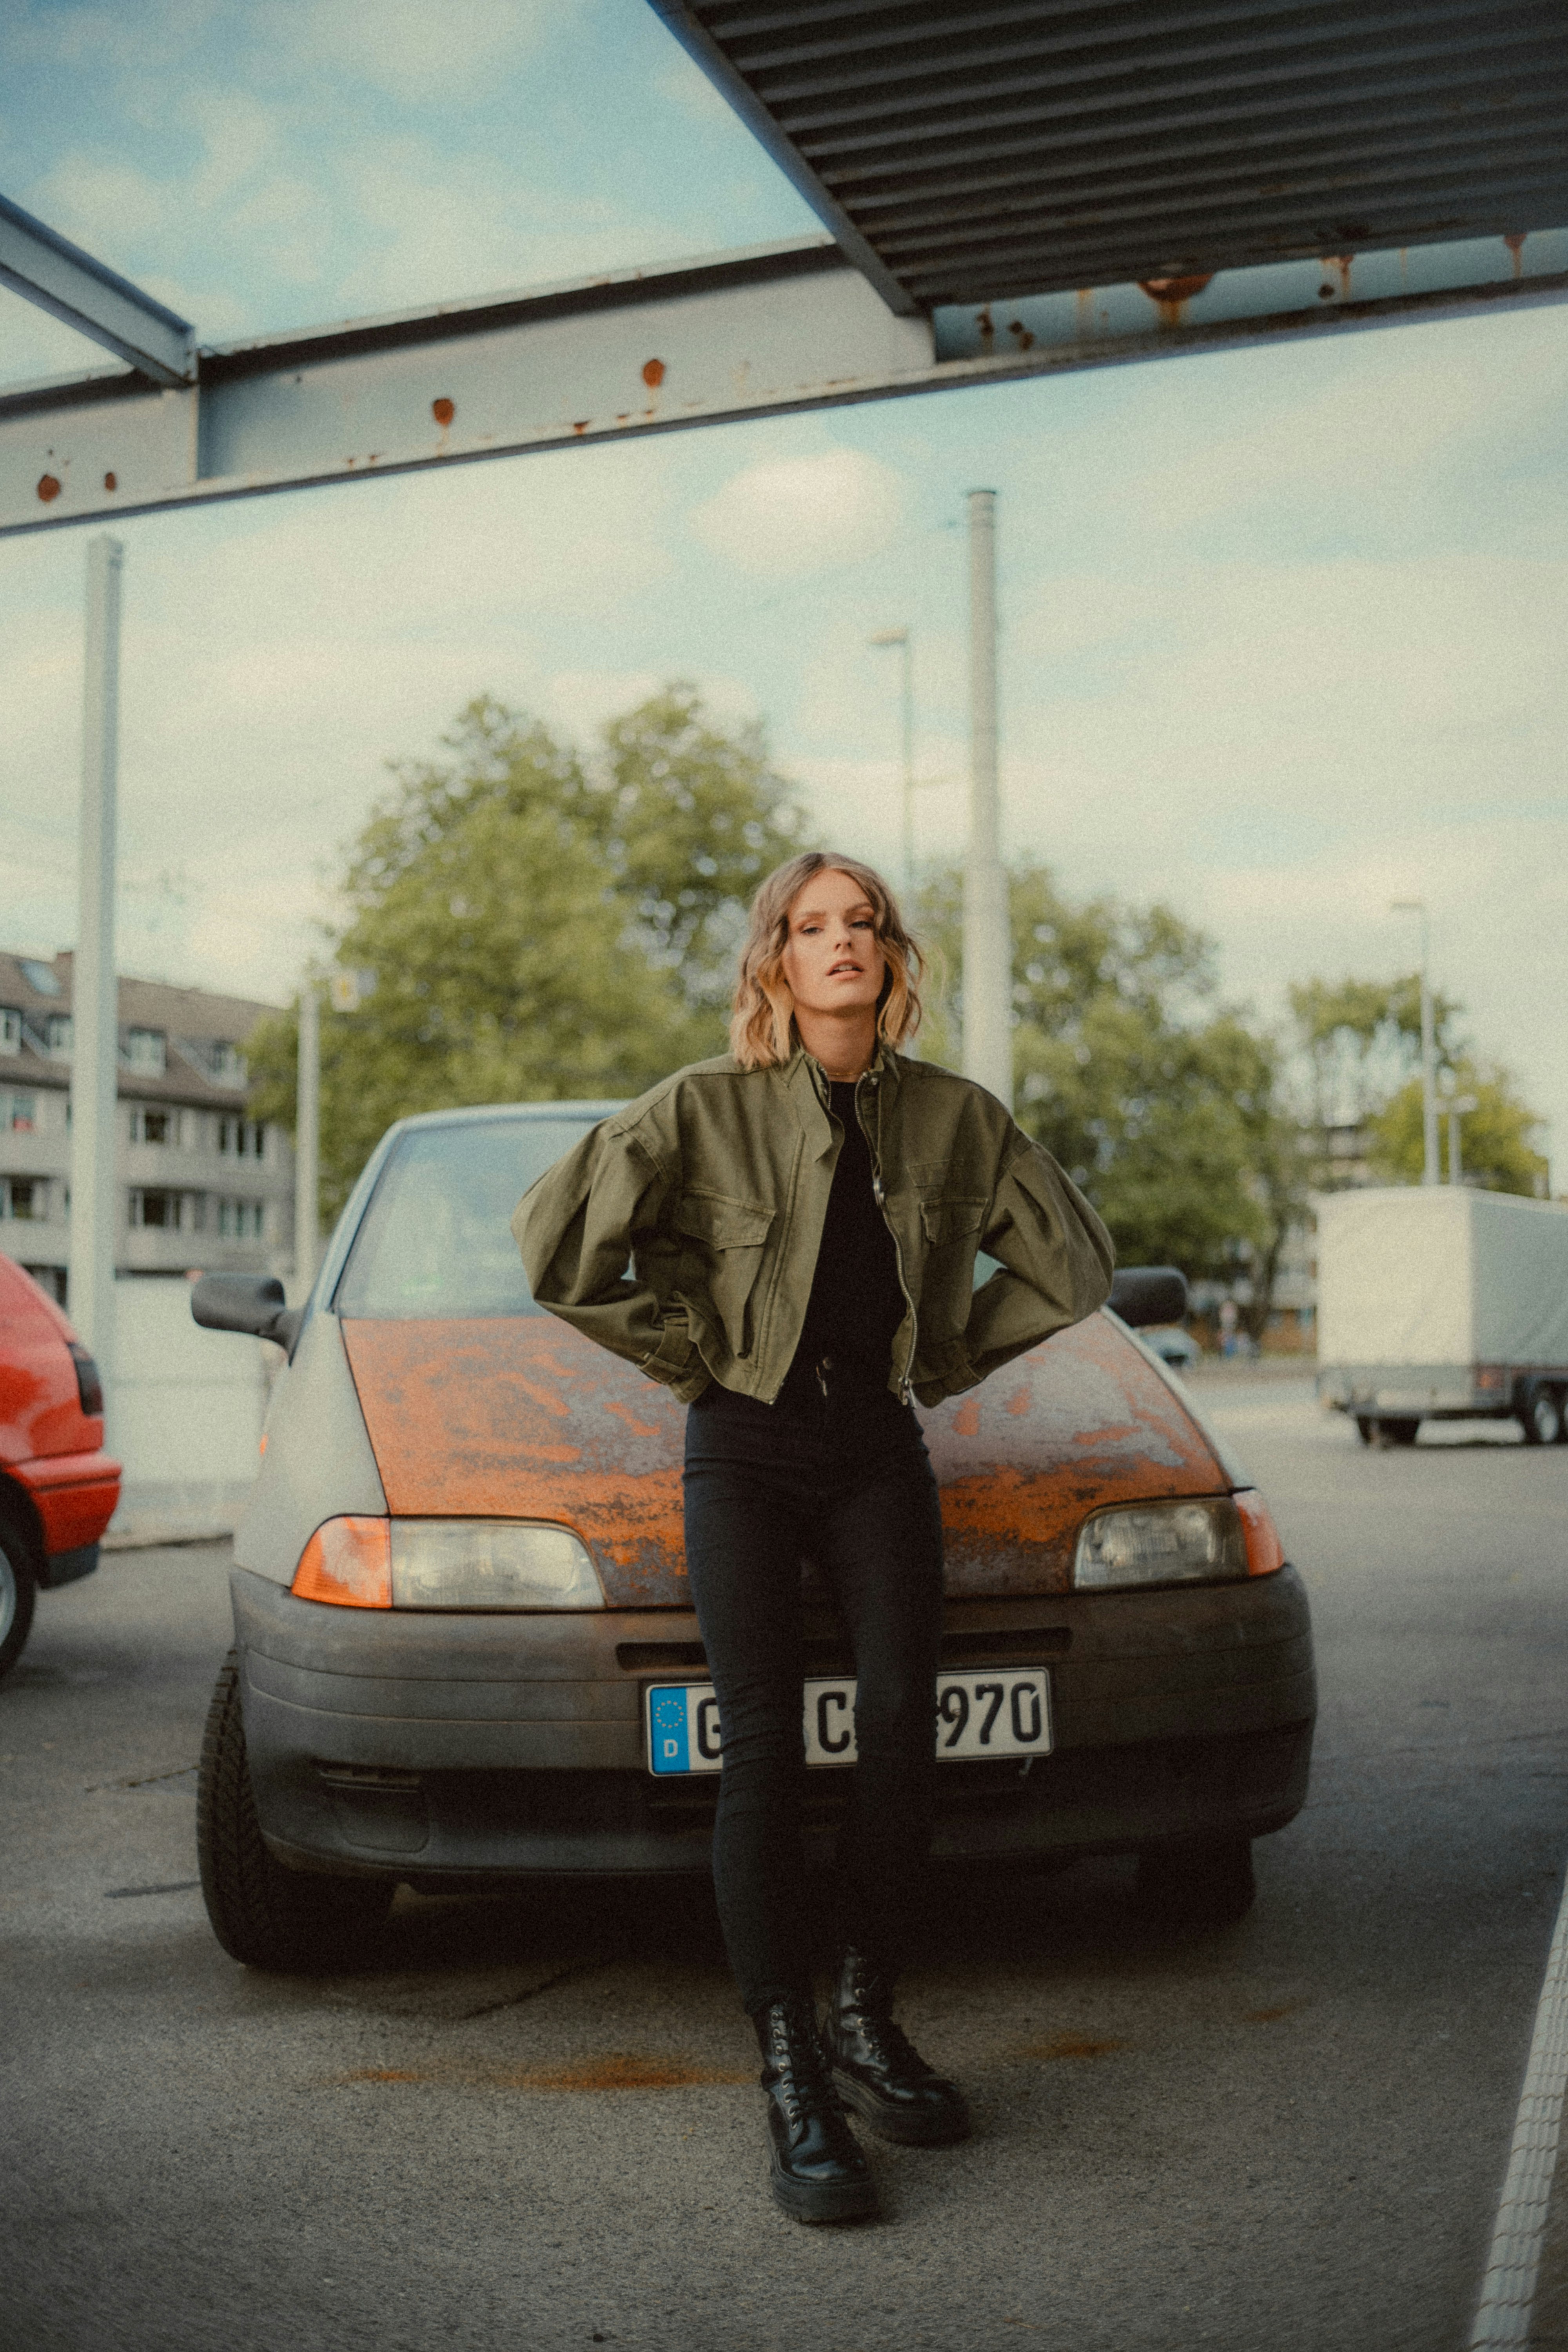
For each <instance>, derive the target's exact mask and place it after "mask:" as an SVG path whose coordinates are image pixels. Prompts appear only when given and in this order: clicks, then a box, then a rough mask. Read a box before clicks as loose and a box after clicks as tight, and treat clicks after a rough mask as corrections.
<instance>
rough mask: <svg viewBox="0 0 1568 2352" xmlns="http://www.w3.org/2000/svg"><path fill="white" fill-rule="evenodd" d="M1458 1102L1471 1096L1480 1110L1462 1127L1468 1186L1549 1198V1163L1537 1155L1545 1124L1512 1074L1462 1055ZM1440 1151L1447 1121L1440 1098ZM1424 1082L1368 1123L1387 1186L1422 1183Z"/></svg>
mask: <svg viewBox="0 0 1568 2352" xmlns="http://www.w3.org/2000/svg"><path fill="white" fill-rule="evenodd" d="M1453 1077H1454V1081H1455V1083H1454V1087H1453V1092H1454V1094H1455V1095H1457V1096H1459V1097H1463V1096H1466V1095H1472V1096H1474V1097H1475V1103H1476V1108H1475V1109H1474V1110H1472V1111H1467V1112H1466V1113H1465V1115H1464V1118H1463V1119H1462V1121H1461V1123H1460V1138H1459V1170H1460V1174H1461V1175H1462V1177H1463V1178H1464V1180H1465V1181H1466V1182H1467V1183H1470V1184H1478V1185H1481V1186H1483V1187H1485V1189H1486V1190H1488V1191H1489V1192H1522V1193H1524V1194H1525V1195H1526V1196H1527V1197H1531V1196H1533V1195H1535V1194H1537V1193H1542V1194H1543V1193H1544V1192H1545V1189H1546V1181H1547V1162H1546V1160H1545V1158H1544V1156H1543V1155H1542V1152H1540V1151H1539V1150H1537V1149H1536V1139H1537V1137H1538V1136H1539V1134H1540V1132H1541V1119H1540V1118H1539V1116H1538V1115H1537V1114H1536V1113H1535V1112H1534V1111H1532V1110H1531V1108H1530V1107H1529V1105H1528V1104H1527V1103H1525V1102H1524V1101H1523V1100H1522V1099H1521V1097H1520V1095H1519V1092H1518V1089H1517V1087H1516V1085H1515V1082H1514V1079H1513V1076H1512V1075H1511V1073H1510V1072H1509V1071H1508V1070H1505V1069H1502V1068H1500V1067H1498V1066H1495V1065H1494V1066H1490V1067H1486V1068H1483V1067H1481V1066H1479V1065H1478V1064H1476V1063H1474V1062H1471V1061H1468V1060H1467V1059H1465V1058H1464V1057H1463V1056H1460V1057H1459V1058H1458V1060H1457V1061H1456V1062H1455V1064H1454V1065H1453ZM1437 1105H1438V1118H1439V1137H1440V1144H1441V1150H1442V1151H1443V1153H1444V1154H1445V1155H1446V1154H1447V1148H1448V1145H1447V1135H1448V1120H1447V1112H1446V1110H1445V1108H1444V1097H1443V1096H1442V1095H1441V1094H1439V1096H1438V1097H1437ZM1421 1112H1422V1097H1421V1081H1420V1079H1419V1078H1418V1077H1416V1078H1412V1079H1411V1080H1410V1082H1409V1083H1408V1085H1406V1086H1404V1087H1400V1089H1399V1091H1398V1093H1397V1094H1395V1095H1394V1097H1392V1099H1391V1100H1390V1101H1389V1102H1387V1103H1385V1104H1384V1108H1382V1110H1381V1111H1379V1112H1378V1113H1377V1114H1376V1115H1375V1116H1374V1117H1373V1118H1372V1119H1371V1120H1370V1121H1369V1123H1368V1128H1369V1140H1370V1143H1371V1147H1372V1148H1371V1151H1370V1154H1369V1159H1370V1164H1371V1170H1372V1173H1373V1176H1374V1177H1375V1178H1376V1179H1377V1181H1380V1182H1382V1183H1384V1184H1419V1183H1420V1181H1421V1178H1422V1172H1423V1171H1424V1169H1425V1167H1426V1150H1425V1143H1424V1138H1423V1130H1422V1120H1421Z"/></svg>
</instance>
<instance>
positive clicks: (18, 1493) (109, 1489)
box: [0, 1256, 120, 1675]
mask: <svg viewBox="0 0 1568 2352" xmlns="http://www.w3.org/2000/svg"><path fill="white" fill-rule="evenodd" d="M119 1500H120V1465H119V1463H118V1462H111V1461H110V1457H109V1455H108V1454H106V1453H105V1452H104V1450H103V1384H102V1382H101V1381H100V1379H99V1377H98V1366H97V1365H96V1364H95V1363H94V1362H93V1360H92V1358H91V1357H90V1356H89V1354H88V1352H87V1349H85V1348H84V1347H82V1346H81V1344H80V1342H79V1340H78V1339H77V1336H76V1333H75V1332H74V1331H73V1330H72V1329H71V1327H70V1325H69V1324H68V1322H67V1320H66V1318H65V1317H64V1316H63V1315H62V1314H61V1312H60V1310H59V1308H58V1307H57V1306H56V1305H55V1302H54V1300H53V1299H52V1298H50V1297H47V1296H46V1294H45V1293H44V1292H43V1291H42V1290H40V1289H39V1287H38V1286H37V1283H36V1282H35V1281H34V1280H33V1277H32V1276H31V1275H30V1274H26V1273H25V1272H24V1271H23V1269H22V1268H21V1267H20V1266H19V1265H17V1264H16V1260H15V1259H14V1258H8V1257H5V1256H0V1675H7V1674H9V1673H10V1671H11V1668H12V1667H13V1666H14V1665H15V1664H16V1661H17V1659H18V1658H19V1657H20V1656H21V1654H22V1645H23V1643H25V1642H26V1638H27V1632H28V1628H29V1627H30V1626H31V1624H32V1622H33V1602H34V1600H35V1598H36V1597H37V1593H38V1592H39V1591H45V1592H52V1591H54V1590H55V1589H56V1587H57V1586H58V1585H61V1584H74V1583H75V1581H76V1580H77V1578H78V1577H79V1576H90V1575H91V1574H92V1571H93V1570H94V1569H95V1568H96V1567H97V1566H98V1546H99V1538H100V1536H101V1535H102V1533H103V1530H104V1528H106V1527H107V1526H108V1525H109V1522H110V1519H111V1518H112V1517H114V1508H115V1505H116V1504H117V1503H118V1502H119Z"/></svg>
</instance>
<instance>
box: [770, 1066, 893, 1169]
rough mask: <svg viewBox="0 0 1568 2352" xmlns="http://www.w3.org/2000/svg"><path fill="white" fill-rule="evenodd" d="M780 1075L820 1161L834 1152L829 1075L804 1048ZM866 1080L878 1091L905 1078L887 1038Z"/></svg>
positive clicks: (867, 1069) (868, 1069)
mask: <svg viewBox="0 0 1568 2352" xmlns="http://www.w3.org/2000/svg"><path fill="white" fill-rule="evenodd" d="M779 1075H780V1077H781V1079H782V1080H783V1083H784V1088H785V1091H786V1092H787V1094H788V1095H789V1097H790V1100H791V1101H792V1102H793V1104H794V1105H795V1115H796V1117H797V1118H799V1120H800V1122H801V1124H802V1126H803V1127H805V1129H806V1130H807V1132H808V1133H809V1134H811V1135H812V1136H813V1137H814V1138H815V1139H816V1157H817V1159H819V1160H820V1159H821V1158H822V1157H823V1156H824V1154H825V1153H826V1152H828V1151H831V1150H832V1149H833V1129H832V1126H831V1124H830V1123H829V1120H828V1115H827V1114H828V1106H829V1104H830V1103H831V1101H832V1099H833V1097H832V1096H831V1095H830V1094H829V1092H828V1084H829V1081H828V1076H827V1073H826V1070H825V1069H824V1068H823V1066H822V1065H821V1063H820V1062H819V1061H818V1060H817V1059H816V1055H814V1054H808V1053H807V1052H806V1050H805V1046H804V1045H796V1047H795V1052H794V1053H793V1054H792V1055H790V1057H789V1060H788V1061H787V1062H786V1063H784V1066H783V1068H782V1069H781V1070H780V1072H779ZM865 1076H866V1077H867V1078H868V1079H869V1080H870V1081H871V1082H872V1083H873V1084H874V1085H876V1086H878V1087H881V1086H890V1087H894V1088H897V1087H898V1085H899V1083H900V1079H901V1078H902V1076H903V1068H902V1063H901V1058H900V1055H898V1054H896V1053H895V1052H894V1051H893V1048H892V1047H891V1046H890V1045H889V1044H888V1043H887V1042H886V1040H885V1039H884V1038H881V1037H879V1038H878V1040H877V1050H876V1052H875V1053H874V1054H873V1055H872V1056H871V1059H870V1061H869V1063H868V1065H867V1067H866V1073H865Z"/></svg>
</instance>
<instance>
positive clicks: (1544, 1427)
mask: <svg viewBox="0 0 1568 2352" xmlns="http://www.w3.org/2000/svg"><path fill="white" fill-rule="evenodd" d="M1520 1420H1521V1423H1522V1425H1523V1428H1524V1442H1525V1444H1527V1445H1555V1444H1557V1443H1558V1441H1559V1439H1560V1438H1561V1437H1562V1435H1563V1400H1562V1398H1561V1397H1560V1396H1559V1395H1558V1393H1557V1391H1556V1390H1555V1389H1549V1388H1547V1387H1546V1386H1545V1385H1544V1384H1542V1386H1540V1387H1535V1386H1531V1389H1530V1391H1528V1393H1527V1395H1526V1397H1525V1400H1524V1411H1523V1412H1521V1415H1520Z"/></svg>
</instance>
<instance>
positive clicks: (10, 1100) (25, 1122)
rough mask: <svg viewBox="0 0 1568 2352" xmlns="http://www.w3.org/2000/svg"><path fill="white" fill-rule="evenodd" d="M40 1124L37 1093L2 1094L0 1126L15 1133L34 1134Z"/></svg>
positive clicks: (0, 1096)
mask: <svg viewBox="0 0 1568 2352" xmlns="http://www.w3.org/2000/svg"><path fill="white" fill-rule="evenodd" d="M37 1124H38V1098H37V1096H36V1095H0V1126H3V1127H5V1128H7V1129H9V1130H10V1132H11V1133H12V1134H13V1135H32V1134H33V1133H35V1132H36V1130H37Z"/></svg>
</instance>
